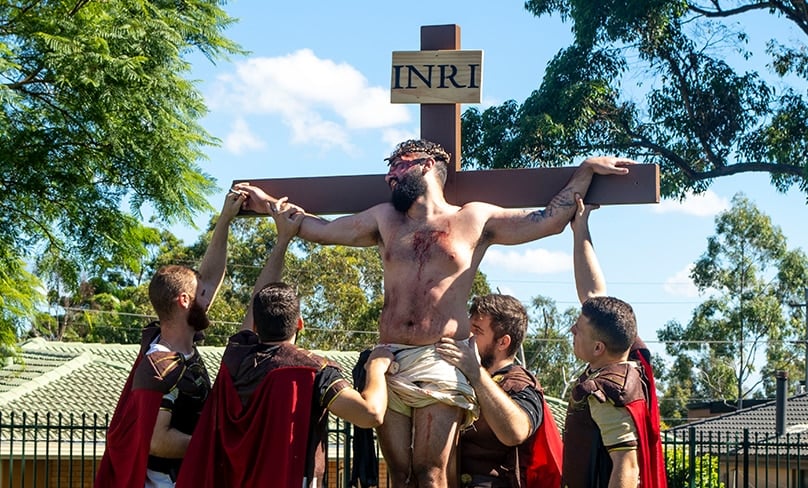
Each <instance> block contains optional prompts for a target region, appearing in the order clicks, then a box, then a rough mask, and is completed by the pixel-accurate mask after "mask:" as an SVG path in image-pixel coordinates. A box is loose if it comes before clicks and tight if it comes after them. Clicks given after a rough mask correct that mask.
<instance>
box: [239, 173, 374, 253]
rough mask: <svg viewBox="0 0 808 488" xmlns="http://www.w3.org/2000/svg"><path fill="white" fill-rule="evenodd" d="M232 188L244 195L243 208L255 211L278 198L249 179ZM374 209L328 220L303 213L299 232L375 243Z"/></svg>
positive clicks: (315, 238)
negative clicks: (251, 183) (254, 184)
mask: <svg viewBox="0 0 808 488" xmlns="http://www.w3.org/2000/svg"><path fill="white" fill-rule="evenodd" d="M234 188H236V189H238V190H239V191H241V192H244V193H245V194H246V195H247V200H246V201H245V202H244V208H245V209H248V210H252V211H253V212H255V213H259V214H266V213H269V212H270V210H271V207H272V205H274V204H275V202H277V201H278V200H277V199H276V198H275V197H272V196H270V195H267V194H266V193H265V192H264V191H263V190H262V189H260V188H258V187H257V186H253V185H250V184H249V183H239V184H237V185H236V186H235V187H234ZM376 212H377V207H372V208H370V209H368V210H365V211H363V212H359V213H357V214H354V215H346V216H344V217H340V218H338V219H334V220H330V221H329V220H326V219H324V218H322V217H318V216H316V215H311V214H305V217H304V218H303V221H302V222H301V225H300V231H299V232H298V236H300V238H302V239H305V240H307V241H311V242H316V243H318V244H341V245H345V246H358V247H368V246H374V245H376V244H377V243H378V242H379V240H378V235H379V227H378V224H377V219H376Z"/></svg>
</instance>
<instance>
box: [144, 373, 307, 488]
mask: <svg viewBox="0 0 808 488" xmlns="http://www.w3.org/2000/svg"><path fill="white" fill-rule="evenodd" d="M314 375H315V370H314V369H313V368H307V367H284V368H278V369H275V370H273V371H271V372H269V373H268V374H267V375H266V378H264V379H263V381H262V382H261V384H260V385H259V386H258V388H257V389H256V390H255V392H254V393H253V394H252V396H251V397H250V401H249V403H248V404H247V406H246V407H244V406H242V403H241V399H240V398H239V395H238V392H237V390H236V388H235V386H234V385H233V379H232V377H231V375H230V371H229V370H228V369H227V367H226V366H225V365H224V364H222V366H221V367H220V368H219V374H218V376H217V377H216V382H215V384H214V385H213V390H212V391H211V396H210V397H209V398H208V400H207V402H206V403H205V407H204V409H203V410H202V415H201V417H200V419H199V423H197V425H196V429H195V430H194V435H193V437H192V438H191V443H190V444H189V446H188V451H187V452H186V453H185V458H184V459H183V462H182V468H180V473H179V477H178V478H177V484H176V488H221V487H226V486H233V487H236V486H276V487H279V488H284V487H291V488H300V487H301V486H304V485H303V479H304V476H305V471H306V451H307V449H306V448H307V444H308V436H309V425H310V422H311V407H312V394H313V391H314ZM141 486H142V485H141Z"/></svg>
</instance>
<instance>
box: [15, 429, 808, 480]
mask: <svg viewBox="0 0 808 488" xmlns="http://www.w3.org/2000/svg"><path fill="white" fill-rule="evenodd" d="M107 423H108V418H107V417H106V416H105V417H99V416H97V415H82V416H73V415H70V416H62V415H58V414H55V415H52V414H46V415H38V414H35V415H25V414H22V415H15V414H6V415H3V414H0V488H63V487H71V488H72V487H82V488H84V487H87V488H92V486H93V478H94V476H95V470H96V468H97V465H98V461H99V460H100V458H101V455H102V454H103V452H104V436H105V434H106V428H107ZM664 436H665V440H664V449H665V457H666V461H667V469H668V480H669V486H670V488H762V487H778V488H808V456H807V455H808V435H806V434H786V435H782V436H772V435H763V434H756V433H750V432H749V431H748V430H744V431H743V432H742V433H727V432H714V431H705V430H703V429H699V430H698V431H697V430H696V429H695V428H693V427H690V428H687V427H684V428H682V427H680V428H677V429H673V430H670V431H668V432H665V433H664ZM351 440H352V429H351V426H350V425H349V424H345V423H343V422H341V421H338V419H334V418H332V424H331V429H330V433H329V452H328V456H329V460H328V472H327V475H326V479H325V480H324V483H323V486H324V487H326V488H347V487H349V486H350V479H351V466H352V464H353V463H352V450H351ZM379 481H380V483H379V487H380V488H384V487H386V486H387V485H388V483H387V480H386V469H385V466H384V463H383V461H382V462H381V463H380V465H379Z"/></svg>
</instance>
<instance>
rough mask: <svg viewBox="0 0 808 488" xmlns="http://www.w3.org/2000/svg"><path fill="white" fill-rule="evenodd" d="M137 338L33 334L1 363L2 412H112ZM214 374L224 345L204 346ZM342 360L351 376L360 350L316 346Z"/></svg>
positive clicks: (210, 371) (109, 413)
mask: <svg viewBox="0 0 808 488" xmlns="http://www.w3.org/2000/svg"><path fill="white" fill-rule="evenodd" d="M139 347H140V346H138V345H136V344H84V343H78V342H51V341H45V340H43V339H32V340H29V341H26V342H25V343H23V344H22V345H21V351H22V353H21V354H20V356H19V358H17V360H15V361H14V362H9V363H6V364H5V365H3V367H2V368H0V415H3V416H4V417H7V416H9V415H10V414H11V413H12V412H13V413H14V414H15V415H17V416H21V415H22V414H23V413H25V414H26V415H27V416H29V417H33V416H34V415H35V414H36V415H38V416H40V417H44V416H45V415H47V414H48V413H50V414H51V415H52V416H56V415H58V414H62V415H63V416H64V417H69V416H70V415H74V416H79V417H80V416H81V415H82V414H85V415H88V416H90V417H92V416H93V415H98V416H99V417H100V418H101V419H102V421H103V418H104V416H105V415H110V416H111V415H112V413H113V412H114V411H115V405H116V403H117V402H118V396H119V395H120V393H121V389H122V388H123V385H124V383H125V382H126V377H127V376H128V375H129V371H130V369H131V367H132V363H133V362H134V360H135V358H136V357H137V353H138V350H139ZM199 352H200V354H201V355H202V357H203V358H204V360H205V364H206V366H207V367H208V370H209V373H210V374H211V379H212V380H215V376H216V373H217V372H218V369H219V363H220V362H221V359H222V354H223V353H224V347H211V346H202V347H200V348H199ZM315 353H317V354H319V355H321V356H325V357H327V358H328V359H331V360H332V361H335V362H336V363H337V364H339V365H340V366H341V367H342V368H343V370H344V371H345V372H346V377H347V378H348V379H350V377H351V374H350V373H351V368H352V367H353V364H354V363H356V360H357V358H358V357H359V353H358V352H342V351H315Z"/></svg>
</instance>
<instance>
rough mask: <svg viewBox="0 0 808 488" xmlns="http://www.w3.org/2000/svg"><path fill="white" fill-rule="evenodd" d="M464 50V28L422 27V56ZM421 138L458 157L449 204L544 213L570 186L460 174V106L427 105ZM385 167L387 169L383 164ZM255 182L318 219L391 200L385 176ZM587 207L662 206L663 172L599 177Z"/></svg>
mask: <svg viewBox="0 0 808 488" xmlns="http://www.w3.org/2000/svg"><path fill="white" fill-rule="evenodd" d="M440 49H455V50H457V49H460V27H459V26H457V25H437V26H423V27H421V50H440ZM421 137H422V138H423V139H428V140H430V141H433V142H437V143H439V144H440V145H441V146H443V147H444V148H445V149H446V151H447V152H449V154H451V156H452V160H451V161H450V164H449V168H448V172H447V177H446V187H445V189H444V194H445V196H446V200H447V201H448V202H449V203H452V204H455V205H463V204H465V203H468V202H472V201H481V202H487V203H491V204H494V205H499V206H501V207H507V208H533V207H544V206H546V205H547V204H548V203H549V202H550V200H551V199H552V198H553V196H555V194H556V193H558V192H559V191H560V190H561V189H562V188H564V186H565V185H566V184H567V182H568V181H569V179H570V177H571V176H572V173H573V172H574V171H575V168H574V167H564V168H531V169H495V170H484V171H460V154H461V153H460V104H457V103H446V104H421ZM379 164H380V165H381V164H383V163H382V162H381V161H380V162H379ZM241 181H249V182H250V183H252V184H253V185H255V186H258V187H259V188H261V189H262V190H264V191H265V192H267V193H268V194H269V195H272V196H275V197H281V196H287V197H289V201H291V202H294V203H295V204H297V205H300V206H301V207H303V208H305V209H306V211H307V212H310V213H313V214H321V215H328V214H346V213H356V212H360V211H362V210H365V209H367V208H369V207H371V206H373V205H376V204H378V203H382V202H386V201H389V200H390V189H389V187H388V186H387V184H386V183H385V181H384V175H383V174H376V175H358V176H323V177H311V178H273V179H257V180H256V179H251V180H236V181H234V182H233V184H235V183H239V182H241ZM586 202H587V203H593V204H601V205H610V204H627V203H659V167H658V166H657V165H653V164H641V165H636V166H632V167H631V168H630V171H629V174H628V175H624V176H599V175H595V177H594V178H593V180H592V185H591V186H590V188H589V192H588V193H587V195H586Z"/></svg>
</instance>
